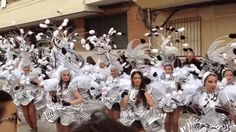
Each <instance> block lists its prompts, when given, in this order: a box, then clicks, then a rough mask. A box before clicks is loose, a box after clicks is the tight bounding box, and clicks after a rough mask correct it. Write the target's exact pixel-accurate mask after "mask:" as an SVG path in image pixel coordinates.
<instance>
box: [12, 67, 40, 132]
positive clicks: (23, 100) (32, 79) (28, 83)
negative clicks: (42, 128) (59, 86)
mask: <svg viewBox="0 0 236 132" xmlns="http://www.w3.org/2000/svg"><path fill="white" fill-rule="evenodd" d="M23 63H25V62H23ZM22 70H23V74H22V77H21V79H20V80H19V84H18V86H16V87H15V90H17V91H16V95H15V102H16V103H17V104H18V105H20V106H21V107H22V110H23V114H24V117H25V120H26V122H27V123H28V125H29V126H30V128H31V129H32V130H31V131H32V132H37V118H36V108H35V104H36V103H37V102H36V101H39V100H38V98H37V97H39V96H41V94H42V93H41V92H40V89H38V88H37V85H38V83H39V80H38V79H37V77H36V76H35V75H34V74H33V73H32V72H31V66H30V64H29V63H25V64H22ZM41 99H42V98H41Z"/></svg>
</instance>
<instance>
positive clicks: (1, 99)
mask: <svg viewBox="0 0 236 132" xmlns="http://www.w3.org/2000/svg"><path fill="white" fill-rule="evenodd" d="M16 125H17V115H16V105H15V104H14V102H13V99H12V97H11V96H10V95H9V94H8V93H7V92H5V91H3V90H0V130H1V131H8V132H16V131H17V127H16Z"/></svg>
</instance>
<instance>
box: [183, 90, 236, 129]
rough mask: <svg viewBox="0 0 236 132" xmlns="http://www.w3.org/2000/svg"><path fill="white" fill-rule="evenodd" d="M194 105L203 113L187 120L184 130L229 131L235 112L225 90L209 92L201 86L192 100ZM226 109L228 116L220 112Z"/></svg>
mask: <svg viewBox="0 0 236 132" xmlns="http://www.w3.org/2000/svg"><path fill="white" fill-rule="evenodd" d="M190 102H191V104H192V105H196V106H197V107H196V109H198V111H199V112H200V113H201V115H200V116H195V117H193V118H192V119H189V121H187V123H186V125H185V126H184V127H182V128H181V131H182V132H189V131H191V132H194V131H196V132H199V131H201V132H228V131H230V128H231V122H230V120H229V118H231V119H232V118H234V112H233V109H232V107H231V106H230V103H229V98H228V95H227V94H226V93H225V91H224V90H216V91H215V92H212V93H210V92H207V91H206V90H204V88H202V87H201V88H199V89H198V90H197V92H196V93H195V94H193V95H192V98H191V100H190ZM221 109H224V110H227V111H228V112H229V113H228V114H229V115H228V116H226V115H225V114H223V113H221V112H219V110H221Z"/></svg>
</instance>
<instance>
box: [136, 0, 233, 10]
mask: <svg viewBox="0 0 236 132" xmlns="http://www.w3.org/2000/svg"><path fill="white" fill-rule="evenodd" d="M134 1H135V3H137V4H138V5H139V6H140V7H142V8H156V9H165V8H173V7H178V6H186V5H191V4H199V3H204V2H213V1H221V0H134ZM225 1H228V0H225Z"/></svg>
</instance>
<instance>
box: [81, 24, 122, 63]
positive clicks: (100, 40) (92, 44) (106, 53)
mask: <svg viewBox="0 0 236 132" xmlns="http://www.w3.org/2000/svg"><path fill="white" fill-rule="evenodd" d="M88 34H89V36H88V37H87V38H86V39H85V38H82V39H81V44H82V47H83V48H85V50H87V51H91V50H95V51H96V52H95V53H96V55H97V56H98V57H99V58H100V59H102V60H103V61H104V62H105V63H106V64H108V63H111V62H114V61H116V59H117V58H118V55H116V54H114V53H112V52H111V51H112V50H113V49H116V48H117V45H116V44H115V43H114V41H113V39H114V38H116V37H118V36H121V35H124V34H123V33H121V32H118V31H117V30H115V29H114V28H113V27H111V28H110V30H109V31H108V33H107V34H103V35H102V36H96V35H95V31H94V30H90V31H89V32H88Z"/></svg>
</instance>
